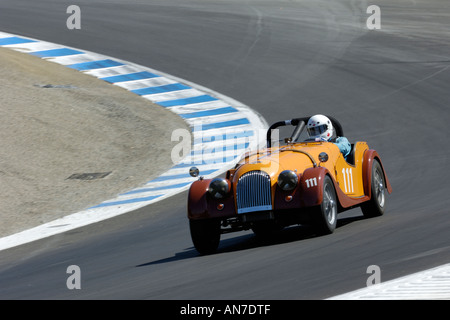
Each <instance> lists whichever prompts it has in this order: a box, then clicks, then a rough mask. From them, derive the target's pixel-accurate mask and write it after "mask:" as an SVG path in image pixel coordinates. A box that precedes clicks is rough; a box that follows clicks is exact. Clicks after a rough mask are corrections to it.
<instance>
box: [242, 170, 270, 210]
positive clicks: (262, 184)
mask: <svg viewBox="0 0 450 320" xmlns="http://www.w3.org/2000/svg"><path fill="white" fill-rule="evenodd" d="M236 202H237V209H238V213H246V212H254V211H264V210H272V195H271V191H270V177H269V175H268V174H267V173H265V172H262V171H250V172H247V173H245V174H243V175H242V176H241V177H240V178H239V181H238V183H237V187H236Z"/></svg>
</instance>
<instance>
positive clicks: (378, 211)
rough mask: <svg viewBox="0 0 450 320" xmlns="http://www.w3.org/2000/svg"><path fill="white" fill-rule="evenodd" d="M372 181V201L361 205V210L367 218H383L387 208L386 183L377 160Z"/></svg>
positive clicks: (374, 164)
mask: <svg viewBox="0 0 450 320" xmlns="http://www.w3.org/2000/svg"><path fill="white" fill-rule="evenodd" d="M371 180H372V182H371V186H370V187H371V197H370V200H369V201H367V202H366V203H363V204H362V205H361V210H362V212H363V214H364V216H365V217H367V218H373V217H379V216H382V215H383V214H384V210H385V207H386V187H385V186H386V182H385V181H384V172H383V169H382V168H381V165H380V163H379V162H378V161H377V160H374V162H373V165H372V179H371Z"/></svg>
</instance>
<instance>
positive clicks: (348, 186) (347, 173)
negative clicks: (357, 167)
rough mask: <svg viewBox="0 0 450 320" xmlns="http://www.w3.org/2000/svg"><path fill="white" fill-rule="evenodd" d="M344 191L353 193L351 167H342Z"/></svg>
mask: <svg viewBox="0 0 450 320" xmlns="http://www.w3.org/2000/svg"><path fill="white" fill-rule="evenodd" d="M342 175H343V176H344V187H345V193H353V170H352V169H351V168H343V169H342Z"/></svg>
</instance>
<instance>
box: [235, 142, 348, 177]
mask: <svg viewBox="0 0 450 320" xmlns="http://www.w3.org/2000/svg"><path fill="white" fill-rule="evenodd" d="M321 152H326V153H327V154H328V155H329V161H330V162H332V163H334V162H335V160H336V158H337V154H338V153H339V149H338V148H337V146H335V145H334V144H333V143H327V142H317V143H308V144H303V145H302V144H300V145H292V146H283V147H279V148H271V149H264V150H262V151H259V152H256V153H253V154H247V155H246V156H245V158H244V159H243V160H241V161H240V162H239V163H238V166H237V168H236V172H235V174H234V177H233V178H234V179H233V180H234V182H237V180H238V179H239V178H240V177H241V176H242V175H244V174H245V173H247V172H250V171H254V170H259V171H264V172H266V173H267V174H268V175H269V176H270V178H271V180H272V183H276V180H277V178H278V175H279V174H280V173H281V172H282V171H284V170H292V171H296V172H298V173H302V172H303V171H304V170H306V169H307V168H311V167H314V166H315V165H317V164H318V163H319V160H318V156H319V154H320V153H321Z"/></svg>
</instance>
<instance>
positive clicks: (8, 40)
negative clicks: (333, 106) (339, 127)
mask: <svg viewBox="0 0 450 320" xmlns="http://www.w3.org/2000/svg"><path fill="white" fill-rule="evenodd" d="M0 47H5V48H10V49H12V50H17V51H20V52H25V53H28V54H32V55H35V56H38V57H41V58H42V59H45V60H47V61H51V62H54V63H58V64H61V65H64V66H67V67H68V68H72V69H75V70H79V71H80V72H84V73H85V74H87V75H91V76H94V77H96V78H99V79H102V80H104V81H107V82H109V83H111V84H113V85H116V86H119V87H122V88H125V89H127V90H129V91H130V92H133V93H135V94H138V95H140V96H141V97H143V98H144V99H148V100H149V101H151V102H153V103H155V104H157V105H159V106H161V107H164V108H166V109H168V110H169V111H171V112H174V113H175V114H178V115H179V116H180V117H182V118H183V119H184V120H185V122H186V123H187V124H188V125H189V126H191V129H192V136H193V137H194V141H193V145H192V152H191V154H190V155H188V156H187V157H185V158H184V159H182V161H180V162H179V163H177V164H174V166H173V167H172V168H171V169H169V170H168V171H166V172H164V173H163V174H161V175H160V176H159V177H157V178H155V179H153V180H151V181H149V182H147V183H146V184H145V185H143V186H138V187H137V188H136V189H133V190H130V191H129V192H125V193H123V194H121V195H118V196H117V197H116V198H114V199H110V200H107V201H104V202H102V203H99V204H98V205H96V206H94V207H92V208H89V209H87V210H83V211H80V212H77V213H74V214H71V215H68V216H65V217H63V218H60V219H56V220H54V221H51V222H48V223H45V224H42V225H40V226H37V227H35V228H31V229H28V230H25V231H22V232H19V233H16V234H13V235H10V236H6V237H4V238H0V250H5V249H8V248H12V247H15V246H19V245H22V244H25V243H28V242H32V241H36V240H39V239H42V238H46V237H50V236H52V235H55V234H58V233H62V232H66V231H69V230H72V229H75V228H79V227H83V226H86V225H89V224H92V223H95V222H99V221H102V220H105V219H109V218H112V217H115V216H118V215H121V214H124V213H127V212H130V211H133V210H136V209H139V208H141V207H144V206H147V205H149V204H151V203H154V202H157V201H161V200H163V199H166V198H168V197H171V196H173V195H175V194H177V193H180V192H182V191H185V190H187V189H188V188H189V187H190V184H191V183H192V182H194V181H195V180H197V179H196V178H192V177H190V176H189V174H188V171H189V167H190V166H191V165H192V166H194V165H195V166H197V167H198V168H199V170H200V173H201V175H202V176H204V177H205V178H212V177H214V176H217V175H220V174H221V173H223V172H225V171H226V170H228V169H229V168H231V167H233V166H234V165H235V164H236V163H237V162H238V161H239V159H240V157H241V156H242V155H243V154H244V153H245V152H246V151H248V150H255V149H256V148H257V147H258V146H259V145H261V144H262V143H264V142H265V135H258V134H257V133H258V131H262V132H264V131H265V130H267V127H268V125H267V123H266V121H265V120H264V119H263V118H262V117H261V116H260V115H259V114H257V113H256V112H255V111H253V110H252V109H250V108H249V107H248V106H246V105H244V104H242V103H240V102H238V101H236V100H234V99H232V98H229V97H227V96H224V95H222V94H220V93H218V92H215V91H212V90H210V89H208V88H205V87H203V86H200V85H197V84H194V83H192V82H190V81H186V80H184V79H180V78H177V77H174V76H171V75H168V74H166V73H163V72H160V71H157V70H154V69H151V68H148V67H144V66H141V65H138V64H135V63H132V62H129V61H124V60H121V59H116V58H112V57H109V56H105V55H101V54H97V53H93V52H89V51H85V50H82V49H77V48H72V47H67V46H62V45H59V44H54V43H50V42H46V41H41V40H38V39H33V38H28V37H23V36H20V35H15V34H10V33H5V32H0ZM218 136H220V137H221V138H220V139H217V141H216V139H212V137H218ZM258 138H259V139H258ZM216 149H217V150H220V152H218V153H214V152H215V150H216ZM213 151H214V152H213Z"/></svg>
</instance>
